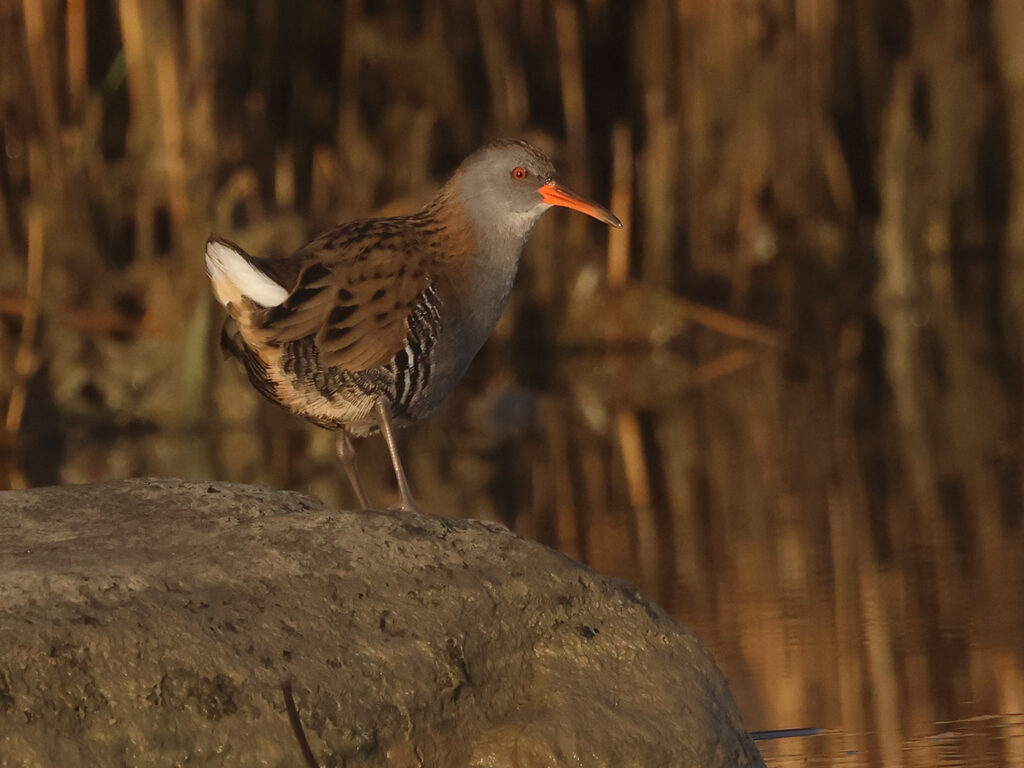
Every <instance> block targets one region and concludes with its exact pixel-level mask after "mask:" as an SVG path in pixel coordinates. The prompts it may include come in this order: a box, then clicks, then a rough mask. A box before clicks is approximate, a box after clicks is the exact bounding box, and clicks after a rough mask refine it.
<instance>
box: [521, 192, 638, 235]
mask: <svg viewBox="0 0 1024 768" xmlns="http://www.w3.org/2000/svg"><path fill="white" fill-rule="evenodd" d="M537 194H539V195H540V197H541V199H542V200H543V201H544V202H545V203H547V204H548V205H557V206H560V207H561V208H572V210H574V211H579V212H580V213H585V214H587V216H593V217H594V218H595V219H597V220H598V221H603V222H604V223H605V224H608V225H610V226H613V227H619V228H621V227H622V222H621V221H619V219H618V217H617V216H616V215H615V214H614V213H612V212H611V211H609V210H608V209H607V208H605V207H604V206H603V205H599V204H598V203H595V202H594V201H593V200H588V199H587V198H585V197H583V195H577V194H576V193H575V192H573V191H572V190H571V189H568V188H567V187H564V186H562V185H561V184H559V183H558V182H557V181H554V180H552V181H549V182H546V183H545V184H542V185H541V186H540V187H538V188H537Z"/></svg>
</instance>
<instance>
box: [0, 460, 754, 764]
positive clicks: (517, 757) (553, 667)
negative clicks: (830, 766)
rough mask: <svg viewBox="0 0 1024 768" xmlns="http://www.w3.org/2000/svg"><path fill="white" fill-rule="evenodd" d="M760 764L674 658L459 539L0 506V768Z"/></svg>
mask: <svg viewBox="0 0 1024 768" xmlns="http://www.w3.org/2000/svg"><path fill="white" fill-rule="evenodd" d="M285 678H290V679H291V680H293V681H294V691H295V698H296V701H297V703H298V709H299V713H300V716H301V719H302V722H303V724H304V727H305V731H306V733H307V734H308V736H309V741H310V743H311V745H312V748H313V751H314V753H315V754H316V755H317V757H318V759H319V760H320V762H321V764H325V765H345V766H385V765H386V766H416V765H426V766H438V767H439V768H450V767H454V766H494V767H497V766H509V767H510V768H511V766H562V765H565V766H602V767H603V766H616V767H618V766H651V767H652V768H653V767H655V766H657V767H659V768H660V767H661V766H746V765H757V766H759V765H762V762H761V759H760V757H759V755H758V752H757V749H756V747H755V746H754V745H753V743H752V742H751V740H750V738H749V737H748V736H747V734H746V733H745V731H744V729H743V725H742V723H741V722H740V718H739V715H738V714H737V712H736V707H735V705H734V703H733V701H732V698H731V696H730V695H729V691H728V689H727V687H726V684H725V681H724V680H723V678H722V675H721V674H720V673H719V671H718V669H717V668H716V667H715V664H714V662H713V660H712V659H711V657H710V655H709V654H708V653H707V651H705V650H704V648H703V647H701V645H700V643H699V642H698V641H697V639H696V638H695V637H694V636H693V635H692V634H691V633H690V632H688V631H687V630H686V629H685V628H684V627H683V626H681V625H680V624H679V623H678V622H676V621H675V620H674V619H673V618H672V617H670V616H669V615H668V614H667V613H665V611H664V610H662V609H661V608H660V607H658V606H657V605H655V604H654V603H652V602H651V601H650V600H648V599H647V598H646V597H644V596H643V595H641V594H639V593H638V592H637V591H636V590H635V589H634V588H632V587H631V586H629V585H628V584H626V583H624V582H622V581H618V580H616V579H612V578H607V577H604V576H601V575H598V574H596V573H594V572H592V571H590V570H588V569H587V568H584V567H582V566H580V565H578V564H577V563H575V562H573V561H571V560H568V559H567V558H565V557H563V556H561V555H559V554H557V553H555V552H553V551H551V550H549V549H547V548H545V547H543V546H540V545H538V544H535V543H531V542H529V541H524V540H522V539H519V538H517V537H516V536H514V535H512V534H509V533H504V532H496V531H492V530H489V529H488V528H486V527H484V526H483V525H481V524H477V523H472V522H463V521H458V520H448V519H444V518H438V517H424V516H417V515H405V514H402V515H399V514H394V515H392V514H379V513H374V512H338V511H333V510H328V509H324V508H323V506H322V505H321V504H320V502H318V501H316V500H314V499H311V498H307V497H304V496H300V495H298V494H294V493H281V492H274V491H267V490H261V489H257V488H253V487H248V486H240V485H230V484H225V483H214V484H206V483H203V484H197V483H185V482H181V481H177V480H130V481H124V482H112V483H105V484H102V485H93V486H74V487H63V488H45V489H41V490H35V491H27V492H7V493H2V494H0V765H3V766H87V765H88V766H93V765H95V766H118V765H124V766H150V765H153V766H156V765H159V766H170V765H195V766H200V765H217V766H227V765H232V766H235V765H237V766H253V765H269V766H285V765H287V766H298V765H302V764H303V763H302V755H301V753H300V751H299V747H298V744H297V741H296V738H295V736H294V734H293V732H292V730H291V728H290V726H289V723H288V717H287V714H286V712H285V705H284V698H283V695H282V689H281V682H282V680H283V679H285Z"/></svg>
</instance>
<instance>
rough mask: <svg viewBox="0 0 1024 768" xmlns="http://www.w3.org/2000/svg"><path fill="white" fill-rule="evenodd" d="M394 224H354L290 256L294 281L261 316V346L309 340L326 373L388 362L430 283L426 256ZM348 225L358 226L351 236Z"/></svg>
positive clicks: (400, 344) (399, 346)
mask: <svg viewBox="0 0 1024 768" xmlns="http://www.w3.org/2000/svg"><path fill="white" fill-rule="evenodd" d="M399 221H401V220H399ZM399 221H395V222H393V223H392V222H387V223H385V222H374V223H375V224H377V225H378V226H375V227H372V228H369V229H368V230H367V229H366V228H365V224H363V223H362V222H353V224H352V225H348V226H346V227H343V228H340V229H339V230H335V231H332V232H328V233H325V234H324V235H322V236H321V237H319V238H317V239H316V240H314V241H313V242H311V243H310V244H309V245H307V246H305V247H303V248H302V249H301V250H300V251H298V252H296V254H294V255H293V257H292V258H297V259H300V260H301V263H302V268H301V269H300V271H299V276H298V280H297V282H296V285H295V287H294V289H293V290H292V293H291V294H290V295H289V297H288V298H287V299H286V300H285V301H284V303H282V304H281V305H280V306H278V307H271V308H269V309H267V310H266V311H265V313H264V316H263V317H262V318H261V321H260V323H259V325H260V328H259V330H258V331H257V333H258V334H259V335H260V337H261V340H263V341H266V342H269V343H283V342H287V341H293V340H297V339H301V338H303V337H305V336H314V337H315V339H316V345H317V348H318V351H319V357H320V364H321V365H323V366H325V367H333V366H337V367H340V368H344V369H346V370H350V371H365V370H369V369H371V368H376V367H378V366H381V365H386V364H387V363H389V362H390V361H391V360H392V358H394V356H395V355H396V354H398V352H399V351H401V349H402V347H403V346H404V345H405V338H406V335H407V333H408V324H407V318H408V316H409V313H410V311H411V310H412V308H413V306H415V304H416V301H417V300H418V298H419V296H420V294H421V293H422V292H423V290H424V289H425V288H426V287H427V285H428V282H429V278H428V276H427V273H426V269H425V262H426V254H425V253H424V252H423V248H422V246H421V244H420V243H419V242H418V238H416V237H414V236H413V233H412V232H410V231H409V230H408V229H404V228H400V227H399V226H398V224H399ZM353 225H354V226H355V227H362V229H361V230H360V229H357V230H356V234H355V236H353V235H352V234H351V231H350V227H353ZM346 230H349V231H348V232H346ZM403 230H404V231H403ZM339 234H340V236H339ZM332 235H333V237H332Z"/></svg>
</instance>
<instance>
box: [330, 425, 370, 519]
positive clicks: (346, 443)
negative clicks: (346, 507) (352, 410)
mask: <svg viewBox="0 0 1024 768" xmlns="http://www.w3.org/2000/svg"><path fill="white" fill-rule="evenodd" d="M334 449H335V451H336V452H337V454H338V458H339V459H341V466H343V467H344V468H345V474H346V475H347V476H348V481H349V483H351V485H352V490H353V491H355V493H356V501H357V502H359V506H360V507H362V508H363V509H369V508H370V499H369V498H368V497H367V495H366V491H364V490H363V484H362V483H361V482H359V473H358V472H357V471H356V448H355V446H354V445H352V436H351V435H350V434H349V433H348V430H346V429H341V430H339V431H338V440H337V442H336V443H335V444H334Z"/></svg>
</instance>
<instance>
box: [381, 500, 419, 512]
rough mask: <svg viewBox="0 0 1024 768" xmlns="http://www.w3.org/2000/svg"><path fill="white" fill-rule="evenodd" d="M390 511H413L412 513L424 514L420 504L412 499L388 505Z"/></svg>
mask: <svg viewBox="0 0 1024 768" xmlns="http://www.w3.org/2000/svg"><path fill="white" fill-rule="evenodd" d="M388 511H389V512H412V513H414V514H417V515H422V514H423V510H422V509H420V505H419V504H417V503H416V502H415V501H413V500H412V499H409V500H407V501H399V502H398V503H396V504H392V505H391V506H390V507H388Z"/></svg>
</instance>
